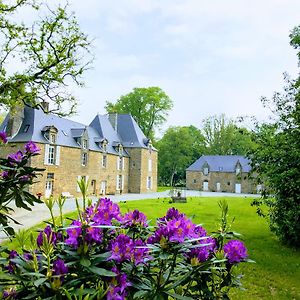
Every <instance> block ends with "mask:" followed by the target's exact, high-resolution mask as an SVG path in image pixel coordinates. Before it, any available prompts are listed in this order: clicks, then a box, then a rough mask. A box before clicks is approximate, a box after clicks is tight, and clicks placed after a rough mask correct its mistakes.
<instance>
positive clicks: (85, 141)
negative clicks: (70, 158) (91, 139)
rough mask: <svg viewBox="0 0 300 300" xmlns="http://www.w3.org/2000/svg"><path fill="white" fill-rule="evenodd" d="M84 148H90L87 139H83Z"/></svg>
mask: <svg viewBox="0 0 300 300" xmlns="http://www.w3.org/2000/svg"><path fill="white" fill-rule="evenodd" d="M82 148H83V149H87V148H88V141H87V140H86V139H83V140H82Z"/></svg>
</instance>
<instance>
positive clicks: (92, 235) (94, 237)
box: [85, 226, 103, 243]
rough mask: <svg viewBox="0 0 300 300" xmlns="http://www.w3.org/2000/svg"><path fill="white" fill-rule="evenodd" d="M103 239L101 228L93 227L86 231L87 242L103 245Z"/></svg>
mask: <svg viewBox="0 0 300 300" xmlns="http://www.w3.org/2000/svg"><path fill="white" fill-rule="evenodd" d="M102 238H103V235H102V230H101V228H97V227H93V226H91V227H88V228H87V229H86V236H85V239H86V241H87V242H90V243H91V242H96V243H101V242H102Z"/></svg>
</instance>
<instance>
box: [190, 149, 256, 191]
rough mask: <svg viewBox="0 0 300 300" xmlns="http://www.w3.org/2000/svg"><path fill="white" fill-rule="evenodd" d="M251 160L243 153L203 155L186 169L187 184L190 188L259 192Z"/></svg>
mask: <svg viewBox="0 0 300 300" xmlns="http://www.w3.org/2000/svg"><path fill="white" fill-rule="evenodd" d="M250 171H251V166H250V160H249V159H247V158H246V157H244V156H241V155H203V156H201V157H200V158H199V159H198V160H196V161H195V162H194V163H193V164H192V165H190V166H189V167H188V168H187V169H186V186H187V189H190V190H200V191H211V192H228V193H247V194H253V193H259V192H261V189H262V186H261V185H256V183H255V181H254V179H253V178H252V177H251V176H252V175H250Z"/></svg>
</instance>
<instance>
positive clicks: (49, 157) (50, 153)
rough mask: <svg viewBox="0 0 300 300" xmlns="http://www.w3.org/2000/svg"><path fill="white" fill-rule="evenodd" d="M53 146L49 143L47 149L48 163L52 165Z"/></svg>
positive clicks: (53, 160) (53, 161)
mask: <svg viewBox="0 0 300 300" xmlns="http://www.w3.org/2000/svg"><path fill="white" fill-rule="evenodd" d="M54 158H55V146H53V145H49V151H48V165H54V163H55V159H54Z"/></svg>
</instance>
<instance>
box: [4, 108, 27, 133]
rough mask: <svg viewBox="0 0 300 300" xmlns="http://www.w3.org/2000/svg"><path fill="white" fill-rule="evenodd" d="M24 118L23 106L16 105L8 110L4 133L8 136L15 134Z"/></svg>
mask: <svg viewBox="0 0 300 300" xmlns="http://www.w3.org/2000/svg"><path fill="white" fill-rule="evenodd" d="M23 120H24V106H17V107H16V108H14V109H12V110H10V112H9V119H8V122H7V126H6V134H7V136H9V137H13V136H14V135H16V134H17V133H18V132H19V130H20V128H21V125H22V123H23Z"/></svg>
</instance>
